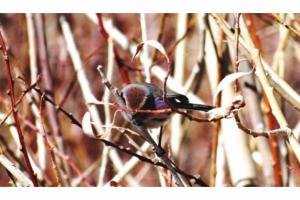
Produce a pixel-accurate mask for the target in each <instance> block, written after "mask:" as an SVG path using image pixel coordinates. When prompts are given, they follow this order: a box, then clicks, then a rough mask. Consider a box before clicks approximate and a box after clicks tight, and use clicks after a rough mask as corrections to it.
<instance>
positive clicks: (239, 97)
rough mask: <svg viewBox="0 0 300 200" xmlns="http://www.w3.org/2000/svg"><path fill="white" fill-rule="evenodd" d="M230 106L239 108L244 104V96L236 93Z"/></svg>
mask: <svg viewBox="0 0 300 200" xmlns="http://www.w3.org/2000/svg"><path fill="white" fill-rule="evenodd" d="M232 106H233V107H234V108H241V107H244V106H245V101H244V97H243V96H242V95H237V96H235V97H234V98H233V100H232Z"/></svg>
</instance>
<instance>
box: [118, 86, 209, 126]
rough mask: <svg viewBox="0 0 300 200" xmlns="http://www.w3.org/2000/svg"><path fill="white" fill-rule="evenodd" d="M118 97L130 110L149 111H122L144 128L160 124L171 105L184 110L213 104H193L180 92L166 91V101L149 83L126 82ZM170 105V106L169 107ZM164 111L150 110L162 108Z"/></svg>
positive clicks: (161, 92) (204, 108)
mask: <svg viewBox="0 0 300 200" xmlns="http://www.w3.org/2000/svg"><path fill="white" fill-rule="evenodd" d="M120 97H121V99H122V101H123V102H124V104H125V106H126V108H128V109H130V110H140V111H143V110H147V111H149V112H124V113H123V114H124V116H125V118H126V119H127V120H128V121H130V122H132V123H133V124H135V125H137V126H143V127H146V128H157V127H160V126H162V125H163V124H164V123H165V122H166V121H167V120H168V118H169V117H170V115H171V114H172V111H171V110H168V111H167V109H169V108H171V107H174V108H176V109H186V110H201V111H205V112H207V111H209V110H211V109H213V108H214V107H213V106H209V105H202V104H193V103H190V102H189V99H188V98H187V97H186V96H185V95H182V94H178V93H175V92H167V94H166V98H167V101H168V102H166V101H165V100H164V98H163V91H162V90H161V89H160V88H159V87H158V86H156V85H153V84H150V83H142V84H128V85H127V86H125V87H124V88H123V89H122V90H121V92H120ZM170 106H171V107H170ZM163 109H165V111H164V112H151V111H157V110H163Z"/></svg>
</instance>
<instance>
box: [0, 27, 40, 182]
mask: <svg viewBox="0 0 300 200" xmlns="http://www.w3.org/2000/svg"><path fill="white" fill-rule="evenodd" d="M0 45H1V47H0V48H1V51H2V54H3V57H4V60H5V64H6V70H7V81H8V85H9V96H10V103H11V108H12V111H13V112H12V113H13V118H14V121H15V126H16V129H17V132H18V137H19V142H20V144H21V151H22V153H23V156H24V161H25V165H26V168H27V172H28V174H29V176H30V179H31V181H32V182H33V185H34V186H35V187H37V186H39V184H38V180H37V177H36V174H35V173H34V171H33V169H32V166H31V163H30V160H29V156H28V152H27V148H26V145H25V141H24V135H23V131H22V129H21V125H20V121H19V117H18V112H17V109H16V100H15V91H14V81H13V75H12V69H11V66H10V62H9V58H8V54H7V48H6V44H5V42H4V39H3V36H2V33H1V32H0Z"/></svg>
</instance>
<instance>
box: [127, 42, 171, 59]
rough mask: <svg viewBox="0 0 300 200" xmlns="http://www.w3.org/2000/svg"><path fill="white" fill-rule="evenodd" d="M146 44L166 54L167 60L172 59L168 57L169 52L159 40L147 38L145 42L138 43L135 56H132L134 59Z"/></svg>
mask: <svg viewBox="0 0 300 200" xmlns="http://www.w3.org/2000/svg"><path fill="white" fill-rule="evenodd" d="M144 44H146V45H149V46H152V47H153V48H155V49H157V50H158V51H159V52H160V53H162V54H163V55H164V56H165V58H166V60H167V62H168V63H169V62H170V59H169V57H168V55H167V53H166V51H165V48H164V47H163V46H162V45H161V44H160V43H159V42H158V41H156V40H147V41H144V42H142V43H140V44H138V45H137V47H136V52H135V54H134V56H133V57H132V60H133V59H134V58H135V57H136V56H137V54H138V53H139V52H140V51H141V50H142V48H143V46H144Z"/></svg>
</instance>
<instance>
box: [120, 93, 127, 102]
mask: <svg viewBox="0 0 300 200" xmlns="http://www.w3.org/2000/svg"><path fill="white" fill-rule="evenodd" d="M120 97H121V99H122V100H123V102H124V103H125V105H126V100H125V98H124V93H123V92H121V93H120Z"/></svg>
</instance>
